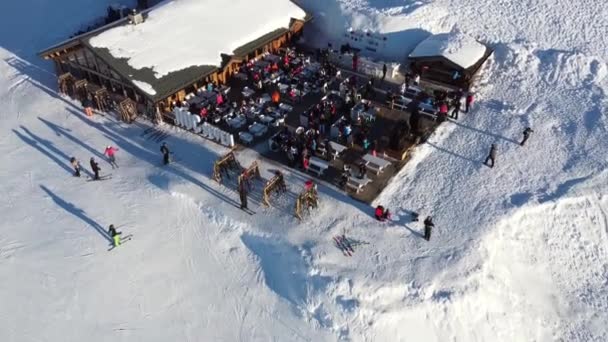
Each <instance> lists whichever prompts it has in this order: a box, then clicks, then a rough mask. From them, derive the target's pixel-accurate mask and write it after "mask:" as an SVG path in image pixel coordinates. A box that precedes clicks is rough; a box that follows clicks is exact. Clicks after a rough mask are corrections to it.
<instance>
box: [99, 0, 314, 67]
mask: <svg viewBox="0 0 608 342" xmlns="http://www.w3.org/2000/svg"><path fill="white" fill-rule="evenodd" d="M305 16H306V13H305V12H304V11H303V10H302V9H301V8H300V7H298V6H297V5H295V4H294V3H292V2H291V1H289V0H258V1H250V0H231V1H224V0H206V1H199V0H180V1H175V0H174V1H167V2H165V3H163V4H162V5H159V6H157V7H156V8H154V9H152V10H151V11H150V12H149V13H148V17H147V19H146V21H145V22H144V23H142V24H139V25H135V26H134V25H124V26H119V27H115V28H112V29H110V30H108V31H105V32H103V33H101V34H99V35H97V36H95V37H93V38H91V39H90V43H91V44H92V45H93V46H94V47H98V48H108V49H109V50H110V53H111V54H112V55H113V56H114V57H116V58H127V59H128V60H129V62H128V63H129V65H130V66H131V67H133V68H134V69H142V68H146V67H149V68H151V69H153V70H154V72H155V74H156V77H158V78H160V77H162V76H165V75H167V74H169V73H170V72H173V71H179V70H182V69H186V68H188V67H191V66H199V65H216V66H219V65H220V64H221V61H222V60H221V54H222V53H225V54H231V53H232V52H233V51H234V50H235V49H236V48H238V47H240V46H243V45H245V44H247V43H249V42H251V41H253V40H256V39H257V38H259V37H262V36H263V35H265V34H267V33H270V32H272V31H274V30H277V29H280V28H287V27H288V26H289V23H290V20H291V19H292V18H296V19H304V17H305Z"/></svg>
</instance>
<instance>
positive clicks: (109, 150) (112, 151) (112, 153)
mask: <svg viewBox="0 0 608 342" xmlns="http://www.w3.org/2000/svg"><path fill="white" fill-rule="evenodd" d="M116 151H118V149H117V148H116V147H112V146H110V145H108V146H106V150H105V151H104V152H103V154H104V155H106V156H108V163H110V165H112V169H114V167H116V168H118V164H116Z"/></svg>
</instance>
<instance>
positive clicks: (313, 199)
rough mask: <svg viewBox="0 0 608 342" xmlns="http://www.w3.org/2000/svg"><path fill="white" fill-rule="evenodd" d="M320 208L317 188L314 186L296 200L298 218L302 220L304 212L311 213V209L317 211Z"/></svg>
mask: <svg viewBox="0 0 608 342" xmlns="http://www.w3.org/2000/svg"><path fill="white" fill-rule="evenodd" d="M318 206H319V197H318V194H317V187H316V186H313V187H311V188H310V189H307V190H304V191H302V193H301V194H300V195H298V198H297V199H296V217H297V218H298V219H300V220H302V219H303V214H304V210H305V209H306V211H310V209H311V208H313V209H315V208H317V207H318Z"/></svg>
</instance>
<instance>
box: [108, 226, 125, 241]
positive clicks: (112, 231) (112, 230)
mask: <svg viewBox="0 0 608 342" xmlns="http://www.w3.org/2000/svg"><path fill="white" fill-rule="evenodd" d="M108 234H110V237H111V238H112V242H113V243H114V247H118V246H120V235H122V232H118V231H116V228H115V227H114V225H113V224H111V225H110V228H109V229H108Z"/></svg>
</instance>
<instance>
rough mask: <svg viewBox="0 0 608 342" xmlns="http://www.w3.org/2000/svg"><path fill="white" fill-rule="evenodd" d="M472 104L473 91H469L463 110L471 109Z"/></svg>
mask: <svg viewBox="0 0 608 342" xmlns="http://www.w3.org/2000/svg"><path fill="white" fill-rule="evenodd" d="M472 105H473V93H469V94H468V95H467V98H466V100H465V107H464V109H465V111H464V112H465V113H468V112H469V110H470V109H471V106H472Z"/></svg>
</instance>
